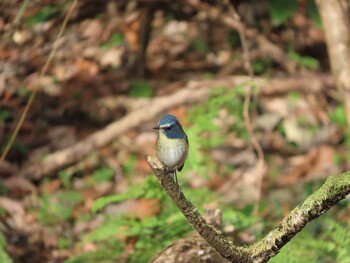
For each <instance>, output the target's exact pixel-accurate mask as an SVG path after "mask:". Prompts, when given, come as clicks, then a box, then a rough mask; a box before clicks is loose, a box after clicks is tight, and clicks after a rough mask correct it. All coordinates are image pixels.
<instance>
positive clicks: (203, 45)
mask: <svg viewBox="0 0 350 263" xmlns="http://www.w3.org/2000/svg"><path fill="white" fill-rule="evenodd" d="M189 50H190V51H192V50H193V51H197V52H198V53H201V54H207V53H208V50H209V46H208V43H207V42H206V41H205V40H203V39H196V40H194V41H193V42H192V43H191V45H190V46H189Z"/></svg>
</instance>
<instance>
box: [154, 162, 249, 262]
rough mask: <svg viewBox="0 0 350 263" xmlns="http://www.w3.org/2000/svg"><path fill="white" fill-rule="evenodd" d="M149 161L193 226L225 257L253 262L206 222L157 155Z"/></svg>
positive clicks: (166, 189)
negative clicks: (166, 170) (165, 169)
mask: <svg viewBox="0 0 350 263" xmlns="http://www.w3.org/2000/svg"><path fill="white" fill-rule="evenodd" d="M148 163H149V165H150V166H151V168H152V170H153V172H154V174H155V175H156V177H157V179H158V181H159V183H160V184H161V185H162V187H163V188H164V190H165V192H166V193H167V194H168V195H169V196H170V198H171V199H172V200H173V202H174V203H175V205H176V206H177V207H178V208H179V210H180V211H181V213H182V214H183V215H184V216H185V217H186V219H187V221H188V222H189V223H190V224H191V225H192V227H193V228H194V229H195V230H196V231H197V232H198V234H199V235H200V236H202V237H203V238H204V239H205V240H206V241H207V242H208V244H209V245H210V246H212V247H213V248H214V249H215V250H216V251H217V252H218V253H219V254H220V255H221V256H223V257H224V258H226V259H228V260H230V261H232V262H236V263H240V262H242V263H249V262H253V261H252V259H251V258H250V257H249V254H248V253H247V251H246V249H245V248H241V247H238V246H235V245H233V244H232V242H230V241H228V240H227V239H226V237H225V236H224V235H223V234H222V233H221V232H220V231H219V230H217V229H215V228H214V227H213V226H211V225H209V224H207V223H206V221H205V220H204V218H203V217H202V216H201V215H200V213H199V212H198V211H197V209H196V208H195V207H194V206H193V205H192V204H191V202H189V201H188V200H187V199H186V197H185V196H184V194H183V193H182V191H181V189H180V188H179V186H177V185H176V183H175V182H174V180H173V178H172V177H171V176H169V174H167V173H166V172H165V171H164V168H163V165H162V164H161V163H160V161H159V160H158V159H157V158H156V157H150V156H148Z"/></svg>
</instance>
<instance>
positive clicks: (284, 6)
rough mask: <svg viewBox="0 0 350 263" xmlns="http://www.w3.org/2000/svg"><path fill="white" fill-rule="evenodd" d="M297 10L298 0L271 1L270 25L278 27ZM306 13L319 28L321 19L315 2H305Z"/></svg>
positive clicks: (313, 0)
mask: <svg viewBox="0 0 350 263" xmlns="http://www.w3.org/2000/svg"><path fill="white" fill-rule="evenodd" d="M298 8H299V1H298V0H285V1H279V0H271V1H270V15H271V22H272V24H273V25H275V26H279V25H281V24H283V23H284V22H286V21H288V20H289V19H290V18H291V17H292V16H293V15H294V14H295V13H296V12H297V11H298ZM306 13H307V15H308V16H309V17H310V18H311V20H312V21H313V22H314V23H315V24H316V25H317V26H319V27H321V25H322V24H321V18H320V15H319V12H318V9H317V6H316V2H315V0H307V1H306Z"/></svg>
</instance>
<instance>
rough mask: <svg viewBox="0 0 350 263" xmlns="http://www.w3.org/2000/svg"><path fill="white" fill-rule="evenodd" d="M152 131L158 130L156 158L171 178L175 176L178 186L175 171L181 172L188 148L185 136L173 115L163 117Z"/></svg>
mask: <svg viewBox="0 0 350 263" xmlns="http://www.w3.org/2000/svg"><path fill="white" fill-rule="evenodd" d="M153 129H157V130H158V139H157V158H158V159H159V160H160V161H161V162H162V164H163V165H164V167H165V170H166V171H167V172H170V173H171V176H173V175H175V182H176V184H177V185H179V184H178V180H177V174H176V170H178V171H179V172H180V171H181V170H182V168H183V166H184V164H185V161H186V158H187V154H188V146H189V145H188V139H187V135H186V133H185V132H184V130H183V129H182V126H181V124H180V122H179V121H178V120H177V119H176V117H175V116H173V115H165V116H163V117H162V118H161V119H160V120H159V122H158V125H157V126H156V127H154V128H153Z"/></svg>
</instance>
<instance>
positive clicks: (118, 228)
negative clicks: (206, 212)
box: [66, 176, 254, 263]
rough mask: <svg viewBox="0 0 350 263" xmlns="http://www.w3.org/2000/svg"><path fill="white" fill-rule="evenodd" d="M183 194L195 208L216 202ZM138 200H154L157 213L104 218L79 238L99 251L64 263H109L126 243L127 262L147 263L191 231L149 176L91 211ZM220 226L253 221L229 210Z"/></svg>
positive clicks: (194, 192) (201, 193) (197, 192)
mask: <svg viewBox="0 0 350 263" xmlns="http://www.w3.org/2000/svg"><path fill="white" fill-rule="evenodd" d="M184 191H185V193H186V195H188V196H191V202H192V203H193V204H194V205H195V206H196V207H202V205H203V204H205V203H209V202H211V201H212V200H213V199H217V198H218V196H217V195H216V194H215V193H213V192H212V191H210V190H208V189H205V188H204V189H184ZM141 198H142V199H148V200H154V199H156V200H158V202H159V206H160V208H161V209H160V212H159V213H158V214H155V215H153V216H151V217H149V218H145V219H142V220H140V218H135V217H134V216H131V215H127V214H120V215H117V216H112V215H108V216H106V219H105V221H104V223H103V224H102V225H100V227H98V228H96V229H95V230H93V231H92V232H91V233H89V234H87V235H86V236H85V237H83V240H84V241H85V242H96V243H97V244H98V245H99V248H100V250H99V251H97V252H96V253H94V254H93V255H91V253H89V254H84V255H79V256H77V257H75V258H72V259H69V260H67V261H66V262H70V263H72V262H75V263H78V262H113V261H114V260H117V259H118V257H119V256H121V253H122V252H123V251H124V248H125V247H126V246H127V244H128V242H129V241H130V240H134V241H135V248H134V250H133V252H132V253H130V255H129V257H128V262H147V261H148V260H149V259H150V258H151V257H152V256H154V255H155V254H156V253H157V252H158V251H159V250H161V249H163V248H164V247H165V246H167V245H168V244H169V243H170V242H172V241H174V240H176V239H178V238H180V237H183V236H185V235H187V234H188V233H189V232H190V231H192V228H191V226H190V225H189V224H188V223H187V222H186V220H185V218H184V217H183V215H182V214H181V213H180V212H179V211H178V209H177V208H176V207H175V205H174V204H173V203H172V202H170V200H169V198H168V196H167V195H166V194H165V192H164V190H163V189H162V188H161V187H160V186H159V183H158V181H157V180H156V178H155V177H153V176H149V177H147V178H146V179H145V180H144V181H143V183H142V184H138V185H133V186H131V187H130V188H129V189H128V190H127V191H126V192H124V193H121V194H118V195H110V196H105V197H102V198H99V199H98V200H96V201H95V203H94V205H93V211H94V212H97V210H99V209H101V208H103V207H104V206H106V205H108V204H111V203H117V202H122V201H125V200H131V199H132V200H138V199H141ZM224 222H227V223H230V224H232V223H234V224H235V227H236V228H237V229H240V228H245V227H247V226H249V225H250V224H251V223H252V222H254V221H253V220H251V219H250V218H249V215H246V214H244V213H242V212H240V211H236V210H232V209H230V210H229V213H228V217H227V216H226V217H224ZM169 226H171V227H169ZM84 241H83V242H84ZM124 256H125V255H124Z"/></svg>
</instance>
